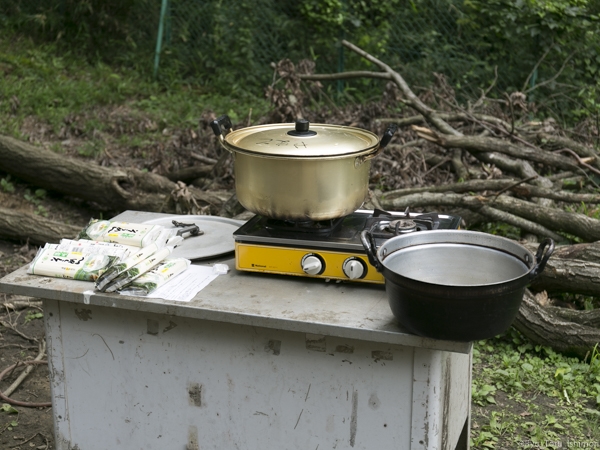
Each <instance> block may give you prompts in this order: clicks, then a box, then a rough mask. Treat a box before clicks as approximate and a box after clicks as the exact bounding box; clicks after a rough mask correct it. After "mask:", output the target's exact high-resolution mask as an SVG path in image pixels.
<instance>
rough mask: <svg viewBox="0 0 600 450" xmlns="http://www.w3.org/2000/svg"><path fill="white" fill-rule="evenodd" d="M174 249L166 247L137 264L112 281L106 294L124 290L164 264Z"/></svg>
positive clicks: (106, 289) (107, 287) (106, 288)
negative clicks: (140, 277) (138, 278)
mask: <svg viewBox="0 0 600 450" xmlns="http://www.w3.org/2000/svg"><path fill="white" fill-rule="evenodd" d="M172 251H173V247H164V248H161V249H160V250H158V251H157V252H156V253H154V254H153V255H151V256H149V257H148V258H146V259H144V260H143V261H141V262H139V263H137V264H136V265H135V266H133V267H131V268H129V269H127V270H125V271H124V272H122V273H121V274H120V275H119V276H118V277H117V278H115V279H114V280H113V281H111V282H110V283H109V284H108V285H107V286H106V287H105V289H104V291H105V292H115V291H116V290H117V289H120V288H122V287H123V286H125V285H126V284H128V283H131V282H132V281H133V280H135V279H136V278H137V277H139V276H141V275H143V274H145V273H146V272H148V271H149V270H150V269H152V268H153V267H154V266H156V265H157V264H159V263H160V262H162V261H163V260H164V259H165V258H166V257H167V256H169V255H170V254H171V252H172Z"/></svg>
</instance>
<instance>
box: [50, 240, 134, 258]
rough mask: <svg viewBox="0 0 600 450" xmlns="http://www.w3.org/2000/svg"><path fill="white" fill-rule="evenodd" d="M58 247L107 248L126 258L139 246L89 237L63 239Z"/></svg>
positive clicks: (77, 248) (72, 248)
mask: <svg viewBox="0 0 600 450" xmlns="http://www.w3.org/2000/svg"><path fill="white" fill-rule="evenodd" d="M58 248H61V249H62V248H68V249H70V251H78V250H79V251H83V250H90V249H92V250H94V251H96V250H99V251H103V249H106V251H107V252H111V254H113V252H114V254H115V255H117V254H118V255H120V256H121V258H122V259H125V257H127V255H128V254H130V253H133V252H136V251H138V250H139V247H136V246H133V245H125V244H117V243H116V242H103V241H90V240H87V239H80V240H73V239H61V240H60V244H58Z"/></svg>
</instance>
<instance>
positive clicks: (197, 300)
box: [0, 211, 472, 353]
mask: <svg viewBox="0 0 600 450" xmlns="http://www.w3.org/2000/svg"><path fill="white" fill-rule="evenodd" d="M163 216H164V217H167V216H168V215H167V214H159V213H148V212H141V211H125V212H124V213H122V214H119V215H118V216H116V217H114V218H113V219H114V220H119V221H123V222H131V223H142V222H145V221H148V220H152V219H155V218H159V217H163ZM215 262H219V263H224V264H227V265H228V266H229V268H230V270H229V272H228V273H227V274H226V275H219V276H218V277H217V278H216V279H215V280H213V281H212V282H211V283H210V284H209V285H208V286H207V287H205V288H204V289H203V290H201V291H200V292H198V294H196V296H195V297H194V299H193V300H192V301H190V302H178V301H171V300H164V299H158V298H144V297H133V296H126V295H120V294H107V293H103V292H99V291H94V290H93V289H94V286H93V283H91V282H85V281H76V280H68V279H61V278H50V277H44V276H39V275H29V274H27V266H24V267H21V268H20V269H18V270H16V271H15V272H13V273H11V274H9V275H7V276H5V277H4V278H2V279H0V292H4V293H7V294H17V295H24V296H29V297H36V298H42V299H49V300H59V301H66V302H72V303H81V304H82V305H88V304H89V305H98V306H106V307H113V308H122V309H126V310H135V311H141V312H151V313H158V314H167V315H172V316H178V317H189V318H195V319H204V320H212V321H218V322H227V323H235V324H242V325H250V326H259V327H265V328H275V329H280V330H287V331H296V332H303V333H310V334H316V335H325V336H328V335H331V336H338V337H345V338H349V339H359V340H366V341H372V342H382V343H389V344H396V345H405V346H411V347H419V348H429V349H432V350H444V351H451V352H459V353H469V352H470V351H471V347H472V344H471V343H468V342H453V341H444V340H436V339H429V338H423V337H420V336H415V335H413V334H409V333H407V332H405V331H404V330H403V329H402V328H401V326H400V325H399V324H398V323H397V321H396V319H395V317H394V316H393V314H392V311H391V309H390V307H389V304H388V300H387V294H386V291H385V288H384V287H383V286H382V285H371V284H363V283H352V282H342V283H336V282H326V281H325V280H322V279H312V278H304V277H294V276H286V275H271V274H265V273H249V272H242V271H238V270H236V269H235V260H234V257H233V254H231V255H228V256H225V257H222V258H220V259H218V260H207V261H199V262H194V264H199V265H209V266H212V265H213V264H215Z"/></svg>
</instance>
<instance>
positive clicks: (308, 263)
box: [301, 253, 325, 275]
mask: <svg viewBox="0 0 600 450" xmlns="http://www.w3.org/2000/svg"><path fill="white" fill-rule="evenodd" d="M301 265H302V270H303V271H304V273H307V274H308V275H320V274H322V273H323V271H324V270H325V262H324V261H323V259H322V258H321V257H320V256H319V255H316V254H314V253H307V254H306V255H304V256H303V257H302V262H301Z"/></svg>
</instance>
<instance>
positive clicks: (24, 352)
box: [0, 186, 94, 450]
mask: <svg viewBox="0 0 600 450" xmlns="http://www.w3.org/2000/svg"><path fill="white" fill-rule="evenodd" d="M20 189H22V187H19V186H17V190H20ZM21 194H22V193H21ZM0 203H1V204H2V205H5V206H6V207H10V208H12V209H16V210H21V211H24V212H28V213H33V212H35V209H36V208H38V207H39V205H35V204H32V203H31V202H29V201H27V200H26V199H25V198H24V196H23V195H17V194H13V195H7V194H4V193H0ZM43 211H44V212H45V214H47V215H48V218H49V219H52V220H56V221H65V223H69V224H72V225H79V226H81V227H82V228H83V226H84V225H85V224H86V223H87V222H88V221H89V219H90V218H91V217H92V216H94V211H93V210H92V209H90V208H88V207H86V206H85V205H82V204H80V203H78V202H77V201H74V200H69V199H64V198H53V197H51V196H49V197H46V198H44V200H43ZM65 237H69V238H74V236H65ZM37 250H38V247H36V246H32V245H29V244H28V243H27V242H19V241H6V240H0V278H2V277H4V275H7V274H8V273H11V272H13V271H14V270H16V269H18V268H20V267H22V266H24V265H26V264H28V263H29V262H30V261H31V260H32V259H33V257H34V256H35V254H36V252H37ZM42 312H43V311H42V303H41V300H40V299H37V298H31V297H23V296H16V295H8V294H3V293H0V321H1V325H0V373H1V372H2V371H4V370H6V369H7V368H9V367H10V366H12V365H14V364H16V363H19V362H22V361H28V360H33V359H35V358H36V357H37V356H38V355H39V354H40V351H41V349H40V346H41V345H42V344H43V342H44V338H45V333H44V322H43V319H42V317H41V314H40V313H42ZM44 350H45V348H44ZM41 359H42V360H46V356H45V355H44V356H43V357H42V358H41ZM23 370H24V368H22V367H18V368H16V369H15V370H14V371H12V370H11V371H9V372H8V373H7V374H6V376H4V379H2V380H1V381H0V391H2V392H5V391H6V389H7V388H8V387H9V386H11V385H12V383H13V382H14V381H15V380H16V379H17V378H18V377H19V375H20V374H21V372H22V371H23ZM9 398H11V399H13V400H17V401H19V402H26V403H47V402H51V393H50V381H49V377H48V367H47V365H46V364H39V365H35V366H33V370H32V371H31V373H30V374H29V375H28V376H27V377H26V378H25V380H24V381H23V382H22V383H21V384H20V385H19V386H18V388H17V389H16V390H15V391H14V393H13V394H11V395H10V396H9ZM0 405H2V409H1V410H0V449H2V450H5V449H6V450H8V449H14V450H19V449H21V450H24V449H29V450H31V449H38V450H54V449H55V444H54V425H53V415H52V408H51V407H28V406H21V405H15V406H14V409H13V408H11V407H9V406H8V403H7V402H6V401H5V400H4V399H0ZM4 405H6V406H4Z"/></svg>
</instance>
